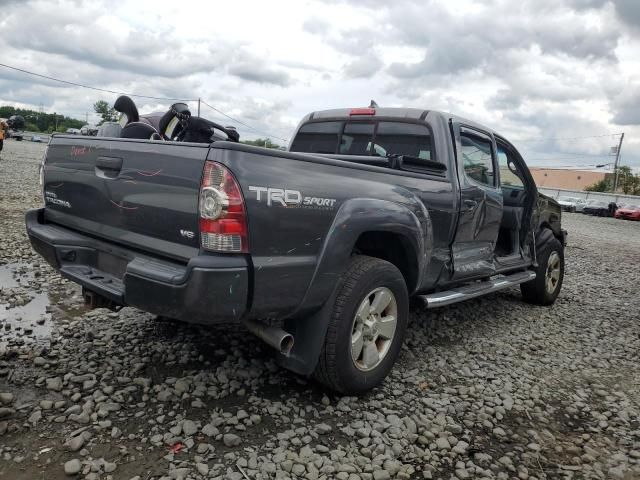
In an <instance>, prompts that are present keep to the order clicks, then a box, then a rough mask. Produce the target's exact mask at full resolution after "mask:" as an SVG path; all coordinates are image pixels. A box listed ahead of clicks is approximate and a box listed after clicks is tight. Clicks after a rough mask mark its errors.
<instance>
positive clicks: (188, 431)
mask: <svg viewBox="0 0 640 480" xmlns="http://www.w3.org/2000/svg"><path fill="white" fill-rule="evenodd" d="M182 432H183V433H184V434H185V435H187V436H188V437H190V436H192V435H195V434H196V433H197V432H198V426H197V425H196V424H195V422H194V421H193V420H185V421H184V422H182Z"/></svg>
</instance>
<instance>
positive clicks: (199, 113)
mask: <svg viewBox="0 0 640 480" xmlns="http://www.w3.org/2000/svg"><path fill="white" fill-rule="evenodd" d="M198 116H200V97H198Z"/></svg>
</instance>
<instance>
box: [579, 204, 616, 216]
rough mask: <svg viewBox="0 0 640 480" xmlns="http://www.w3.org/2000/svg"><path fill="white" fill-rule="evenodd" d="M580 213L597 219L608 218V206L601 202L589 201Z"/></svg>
mask: <svg viewBox="0 0 640 480" xmlns="http://www.w3.org/2000/svg"><path fill="white" fill-rule="evenodd" d="M582 213H585V214H587V215H595V216H597V217H609V216H610V214H609V204H608V203H607V202H603V201H602V200H589V201H588V202H587V204H586V205H585V206H584V208H583V209H582Z"/></svg>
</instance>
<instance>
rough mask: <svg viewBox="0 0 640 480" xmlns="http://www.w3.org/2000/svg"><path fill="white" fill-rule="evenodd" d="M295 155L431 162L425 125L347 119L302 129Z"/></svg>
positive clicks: (429, 143) (292, 148) (296, 140)
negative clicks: (392, 157)
mask: <svg viewBox="0 0 640 480" xmlns="http://www.w3.org/2000/svg"><path fill="white" fill-rule="evenodd" d="M291 151H292V152H305V153H332V154H341V155H372V156H380V157H386V156H387V155H391V154H393V155H406V156H412V157H417V158H421V159H424V160H431V159H432V157H433V156H432V144H431V134H430V132H429V129H428V128H427V126H426V125H423V124H417V123H407V122H394V121H376V120H371V119H367V120H347V121H329V122H311V123H307V124H305V125H303V126H302V127H300V130H299V131H298V133H297V135H296V137H295V138H294V140H293V142H292V144H291Z"/></svg>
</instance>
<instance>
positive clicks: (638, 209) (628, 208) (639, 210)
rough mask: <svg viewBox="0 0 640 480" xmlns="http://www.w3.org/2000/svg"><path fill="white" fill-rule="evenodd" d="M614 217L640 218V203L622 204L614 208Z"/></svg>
mask: <svg viewBox="0 0 640 480" xmlns="http://www.w3.org/2000/svg"><path fill="white" fill-rule="evenodd" d="M615 217H616V218H624V219H626V220H640V205H623V206H621V207H620V208H619V209H618V210H616V215H615Z"/></svg>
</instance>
